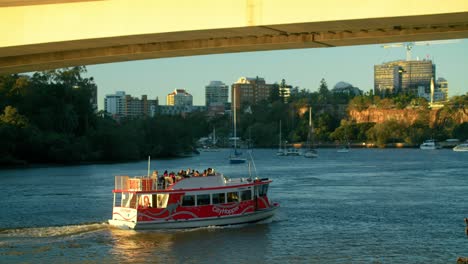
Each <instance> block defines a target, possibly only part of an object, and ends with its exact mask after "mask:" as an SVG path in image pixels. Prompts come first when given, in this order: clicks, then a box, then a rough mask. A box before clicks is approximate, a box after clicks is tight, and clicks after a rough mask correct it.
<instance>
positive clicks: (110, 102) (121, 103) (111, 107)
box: [104, 91, 125, 116]
mask: <svg viewBox="0 0 468 264" xmlns="http://www.w3.org/2000/svg"><path fill="white" fill-rule="evenodd" d="M104 111H106V112H107V113H108V114H111V115H119V116H123V115H124V111H125V92H123V91H119V92H116V93H115V94H108V95H106V97H105V98H104Z"/></svg>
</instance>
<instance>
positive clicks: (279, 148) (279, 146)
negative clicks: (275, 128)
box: [278, 119, 281, 151]
mask: <svg viewBox="0 0 468 264" xmlns="http://www.w3.org/2000/svg"><path fill="white" fill-rule="evenodd" d="M279 126H280V133H279V144H278V150H279V151H281V119H280V124H279Z"/></svg>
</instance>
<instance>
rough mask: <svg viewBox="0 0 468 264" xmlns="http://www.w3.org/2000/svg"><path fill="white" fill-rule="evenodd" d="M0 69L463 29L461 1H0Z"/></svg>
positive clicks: (433, 35)
mask: <svg viewBox="0 0 468 264" xmlns="http://www.w3.org/2000/svg"><path fill="white" fill-rule="evenodd" d="M0 21H1V22H2V23H0V74H8V73H19V72H29V71H36V70H45V69H54V68H61V67H69V66H76V65H91V64H99V63H111V62H121V61H130V60H142V59H156V58H167V57H179V56H193V55H203V54H219V53H232V52H248V51H264V50H279V49H298V48H325V47H338V46H351V45H364V44H379V43H391V42H405V41H424V40H439V39H458V38H467V37H468V1H466V0H444V1H427V0H393V1H368V0H347V1H342V0H326V1H311V0H287V1H283V0H281V1H279V0H278V1H276V0H197V1H193V0H2V1H0Z"/></svg>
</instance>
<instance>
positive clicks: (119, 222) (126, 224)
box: [109, 207, 138, 229]
mask: <svg viewBox="0 0 468 264" xmlns="http://www.w3.org/2000/svg"><path fill="white" fill-rule="evenodd" d="M137 214H138V213H137V210H136V209H133V208H125V207H114V209H113V212H112V219H109V224H110V225H111V226H115V227H118V228H121V229H134V228H135V225H136V222H137Z"/></svg>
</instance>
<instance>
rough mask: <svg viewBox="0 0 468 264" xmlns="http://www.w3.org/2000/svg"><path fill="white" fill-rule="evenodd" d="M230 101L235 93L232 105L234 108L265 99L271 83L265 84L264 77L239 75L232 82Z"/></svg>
mask: <svg viewBox="0 0 468 264" xmlns="http://www.w3.org/2000/svg"><path fill="white" fill-rule="evenodd" d="M231 87H232V89H231V101H232V102H233V101H234V100H232V98H234V97H233V96H234V91H235V94H236V100H235V101H236V105H232V107H235V108H236V109H239V108H242V107H244V106H245V105H255V104H257V103H259V102H260V101H262V100H267V99H268V98H269V97H270V93H271V90H272V88H273V84H266V83H265V79H263V78H259V77H258V76H257V77H256V78H247V77H241V78H239V80H237V82H235V83H234V84H232V86H231Z"/></svg>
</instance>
